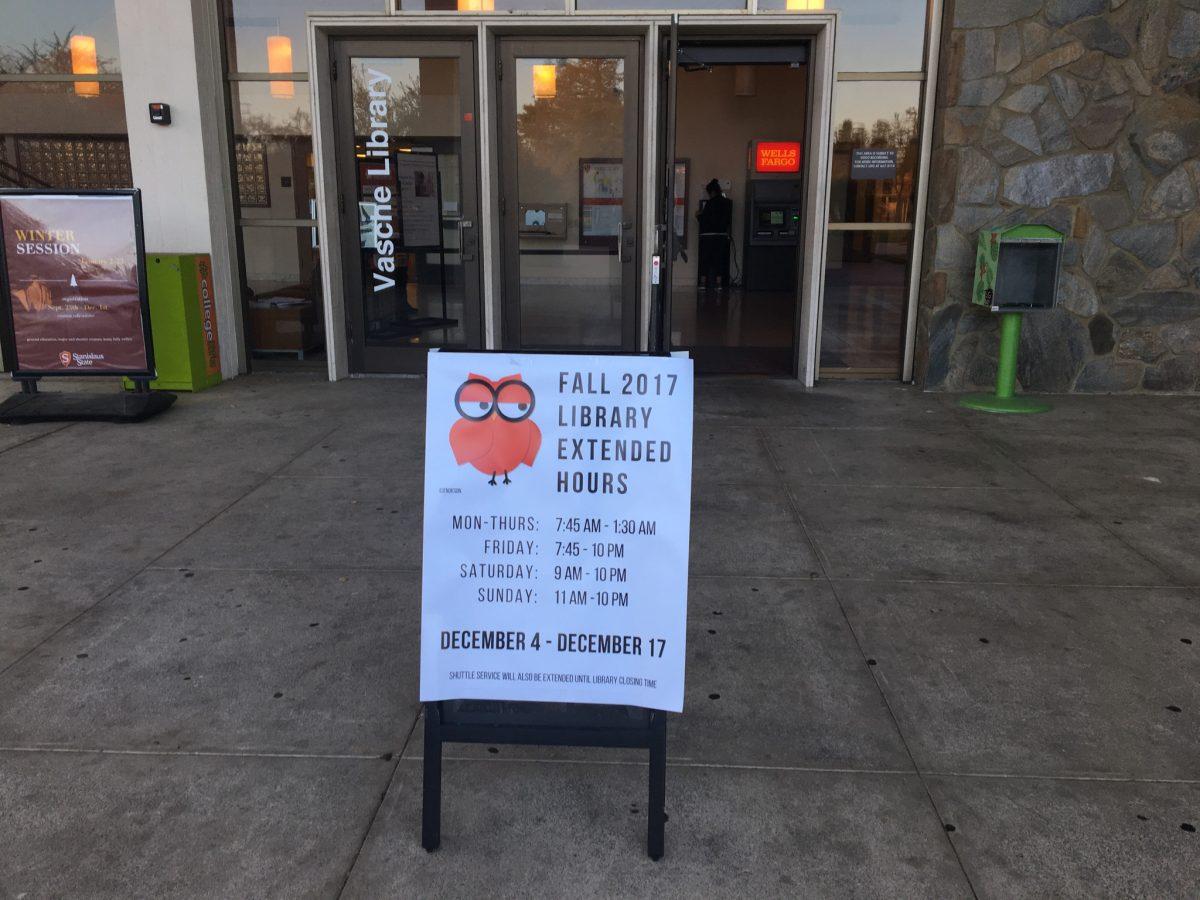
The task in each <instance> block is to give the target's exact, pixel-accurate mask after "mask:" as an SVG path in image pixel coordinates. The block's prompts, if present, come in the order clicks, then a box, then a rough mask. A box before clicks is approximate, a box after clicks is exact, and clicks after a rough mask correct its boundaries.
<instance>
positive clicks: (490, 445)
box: [450, 373, 542, 484]
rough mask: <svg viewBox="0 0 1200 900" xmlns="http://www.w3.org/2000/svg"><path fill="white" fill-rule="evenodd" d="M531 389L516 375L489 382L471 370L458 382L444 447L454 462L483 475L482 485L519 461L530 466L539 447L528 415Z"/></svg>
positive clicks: (538, 435) (539, 438)
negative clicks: (455, 417)
mask: <svg viewBox="0 0 1200 900" xmlns="http://www.w3.org/2000/svg"><path fill="white" fill-rule="evenodd" d="M533 406H534V397H533V388H531V387H530V386H529V385H527V384H526V383H525V382H524V381H522V380H521V376H520V374H517V375H506V376H505V377H503V378H501V379H500V380H499V381H492V380H491V379H490V378H485V377H484V376H483V375H476V374H474V373H472V374H470V375H468V376H467V380H466V381H464V382H463V383H462V384H461V385H459V388H458V390H457V391H456V392H455V394H454V408H455V409H456V410H457V411H458V415H459V420H458V421H457V422H455V423H454V425H453V426H452V427H451V428H450V449H451V450H453V451H454V460H455V462H457V463H458V464H459V465H460V466H461V465H464V464H465V463H470V464H471V465H473V466H474V467H475V468H476V469H478V470H479V471H480V472H482V473H483V474H484V475H490V476H491V480H490V481H489V482H488V484H495V483H496V476H497V475H501V474H502V475H504V482H503V483H504V484H511V483H512V482H511V479H509V477H508V475H509V473H510V472H512V471H513V469H515V468H517V467H518V466H520V465H521V464H524V465H527V466H532V465H533V461H534V460H535V459H536V458H537V454H538V450H539V449H540V448H541V446H542V432H541V429H540V428H538V427H537V423H535V422H534V421H533V420H532V419H530V416H531V415H533Z"/></svg>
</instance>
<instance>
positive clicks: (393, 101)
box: [350, 66, 445, 138]
mask: <svg viewBox="0 0 1200 900" xmlns="http://www.w3.org/2000/svg"><path fill="white" fill-rule="evenodd" d="M350 90H351V95H352V102H351V105H352V106H353V108H354V133H355V134H356V135H359V136H364V135H369V134H370V133H371V119H372V118H373V116H372V115H371V95H370V86H369V85H368V83H367V73H366V71H365V70H364V69H361V68H358V67H357V66H356V67H355V69H354V75H353V84H352V87H351V89H350ZM421 96H422V95H421V79H420V78H419V77H418V76H415V75H414V76H412V77H410V78H407V79H405V80H404V81H393V82H392V83H391V86H390V87H389V88H388V96H387V133H388V135H390V136H391V137H393V138H396V137H402V136H404V135H409V134H416V133H418V132H419V128H418V124H419V123H420V121H421V106H422V104H421ZM438 100H439V101H444V100H445V98H444V97H439V98H438Z"/></svg>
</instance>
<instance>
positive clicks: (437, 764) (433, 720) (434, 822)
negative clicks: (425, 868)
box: [421, 703, 442, 853]
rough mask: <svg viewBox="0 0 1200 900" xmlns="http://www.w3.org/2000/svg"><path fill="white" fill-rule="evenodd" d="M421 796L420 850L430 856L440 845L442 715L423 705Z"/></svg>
mask: <svg viewBox="0 0 1200 900" xmlns="http://www.w3.org/2000/svg"><path fill="white" fill-rule="evenodd" d="M424 772H425V775H424V793H423V796H422V800H421V846H422V847H424V848H425V849H426V850H427V851H429V852H430V853H432V852H433V851H434V850H436V849H437V848H438V846H439V845H440V844H441V843H442V712H441V705H440V704H438V703H426V704H425V765H424Z"/></svg>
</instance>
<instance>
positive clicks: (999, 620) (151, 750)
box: [0, 374, 1200, 898]
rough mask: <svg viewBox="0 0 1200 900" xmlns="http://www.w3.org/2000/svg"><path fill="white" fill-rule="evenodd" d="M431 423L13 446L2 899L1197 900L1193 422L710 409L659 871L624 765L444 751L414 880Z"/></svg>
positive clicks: (357, 392)
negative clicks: (437, 829)
mask: <svg viewBox="0 0 1200 900" xmlns="http://www.w3.org/2000/svg"><path fill="white" fill-rule="evenodd" d="M423 386H424V385H423V382H422V381H420V380H416V379H411V380H409V379H387V380H351V381H345V382H341V383H338V384H329V383H326V382H323V381H321V380H318V379H317V378H313V377H309V376H307V375H299V374H297V375H279V376H253V377H248V378H243V379H239V380H237V381H234V382H231V383H229V384H226V385H223V386H221V387H219V388H217V389H215V390H212V391H209V392H206V393H203V394H199V395H196V396H183V397H181V398H180V400H179V402H178V403H177V405H176V406H175V407H174V408H173V409H171V410H170V411H169V412H167V413H166V414H165V415H163V416H161V417H160V418H158V419H156V420H154V421H152V422H148V423H145V424H143V425H140V426H123V427H116V426H110V425H98V424H76V425H71V426H68V427H63V426H61V425H58V426H51V427H35V426H25V427H5V426H0V560H2V561H3V562H2V564H0V809H2V810H3V811H4V816H3V821H4V827H3V834H4V836H3V839H0V895H3V896H4V897H10V896H11V897H22V896H25V897H30V898H33V897H68V896H88V897H94V896H113V897H128V896H167V895H178V896H211V897H264V896H278V897H310V896H311V897H336V896H339V895H341V896H346V897H437V896H447V897H459V896H461V897H481V896H512V897H554V898H557V897H564V896H647V897H651V896H653V897H662V896H678V897H689V898H694V897H724V896H752V897H763V896H769V897H776V896H780V897H782V896H902V897H915V896H928V897H938V898H946V897H970V896H972V895H973V894H974V895H976V896H980V897H1004V898H1007V897H1017V896H1048V895H1055V896H1104V895H1123V896H1129V895H1138V896H1158V897H1167V896H1195V895H1196V894H1197V893H1198V892H1200V834H1198V833H1196V831H1195V830H1194V829H1195V828H1196V827H1200V753H1197V743H1198V739H1200V679H1198V678H1197V672H1198V671H1200V554H1198V553H1197V537H1196V527H1195V523H1196V520H1197V514H1196V513H1197V509H1198V508H1200V469H1198V468H1197V466H1196V460H1197V459H1200V404H1197V402H1196V400H1195V399H1187V398H1157V397H1125V398H1108V397H1071V398H1056V399H1055V404H1056V408H1055V410H1054V412H1052V413H1050V414H1048V415H1044V416H1040V417H1024V418H1019V419H998V418H988V417H986V416H984V415H982V414H968V413H967V412H965V411H961V410H959V409H957V408H956V407H955V406H954V403H953V398H949V397H945V396H939V395H928V394H921V393H919V392H917V391H916V390H914V389H911V388H904V387H900V386H896V385H887V384H846V383H836V384H832V385H829V386H823V387H821V388H819V389H817V390H815V391H805V390H803V389H801V388H799V387H797V386H796V385H795V384H794V383H791V382H785V381H769V380H761V379H740V380H739V379H713V380H704V379H701V380H700V382H699V384H698V393H697V406H696V410H697V413H696V435H695V446H696V454H695V457H696V466H695V478H694V501H693V504H694V509H693V542H692V564H691V592H690V597H689V636H688V640H689V646H688V655H689V661H688V692H687V701H686V709H685V713H684V715H683V716H681V717H673V718H672V721H671V725H670V732H669V755H670V765H669V769H668V784H667V791H668V794H667V809H668V813H669V815H670V820H669V821H668V823H667V856H666V858H665V859H664V860H662V861H661V862H659V863H652V862H650V861H649V860H648V859H646V857H645V855H644V843H643V841H644V833H645V791H646V770H645V765H644V760H643V759H642V758H640V757H639V756H638V755H637V754H630V753H626V752H617V751H611V752H606V751H580V750H570V751H568V750H558V751H553V750H539V749H536V748H529V749H514V748H509V747H501V748H499V752H495V753H492V752H489V751H488V748H486V747H478V748H474V749H472V748H468V747H454V748H450V751H449V755H448V759H447V762H446V767H445V808H444V813H443V843H442V849H441V850H440V851H439V852H437V853H436V854H426V853H425V852H424V851H422V850H421V848H420V846H419V844H418V836H419V814H420V772H421V761H420V754H421V740H420V737H421V722H420V719H419V708H418V704H417V663H418V660H417V636H418V632H419V586H420V573H419V564H420V545H421V528H420V523H421V479H422V474H421V473H422V443H423V441H422V418H423V415H422V405H423V396H422V394H423ZM8 389H9V388H8V387H5V388H4V390H6V391H7V390H8ZM86 389H93V390H97V389H101V388H100V387H99V386H96V385H89V386H88V387H87V388H86ZM104 389H109V388H104Z"/></svg>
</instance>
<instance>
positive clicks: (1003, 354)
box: [996, 312, 1021, 400]
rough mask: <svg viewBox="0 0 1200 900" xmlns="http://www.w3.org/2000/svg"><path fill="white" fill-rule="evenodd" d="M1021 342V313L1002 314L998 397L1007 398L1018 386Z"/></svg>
mask: <svg viewBox="0 0 1200 900" xmlns="http://www.w3.org/2000/svg"><path fill="white" fill-rule="evenodd" d="M1020 343H1021V314H1020V313H1019V312H1006V313H1003V314H1002V315H1001V316H1000V358H999V359H998V360H997V368H996V399H998V400H1007V399H1009V398H1010V397H1012V395H1013V394H1014V393H1015V392H1016V387H1017V347H1018V346H1020Z"/></svg>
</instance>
